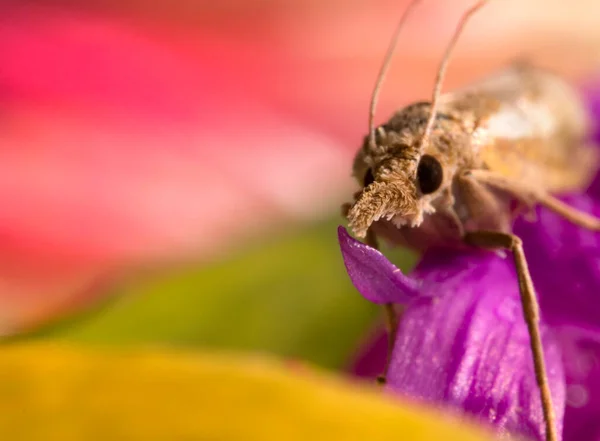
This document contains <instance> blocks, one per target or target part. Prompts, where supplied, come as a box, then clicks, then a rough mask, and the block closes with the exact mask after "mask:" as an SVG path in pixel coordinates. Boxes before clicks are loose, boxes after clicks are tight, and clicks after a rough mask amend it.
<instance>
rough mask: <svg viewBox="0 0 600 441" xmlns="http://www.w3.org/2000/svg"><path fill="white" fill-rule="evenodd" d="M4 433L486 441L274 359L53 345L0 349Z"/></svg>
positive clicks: (441, 419)
mask: <svg viewBox="0 0 600 441" xmlns="http://www.w3.org/2000/svg"><path fill="white" fill-rule="evenodd" d="M0 433H1V438H2V439H3V440H4V439H5V440H11V441H18V440H27V441H36V440H44V441H75V440H77V441H93V440H102V441H124V440H128V441H129V440H140V441H142V440H143V441H151V440H165V441H176V440H185V441H191V440H219V441H226V440H227V441H229V440H232V441H233V440H235V441H254V440H264V441H270V440H273V441H296V440H297V441H319V440H324V441H325V440H327V441H337V440H340V441H351V440H357V441H359V440H360V441H378V440H404V441H411V440H412V441H417V440H419V441H432V440H446V441H452V440H456V441H458V440H461V441H475V440H479V441H482V440H486V439H491V438H490V437H489V436H488V435H487V434H485V433H484V432H483V431H482V430H481V429H478V428H475V427H474V426H471V425H468V424H467V423H465V422H464V421H463V422H460V421H458V420H452V419H450V417H447V416H441V415H439V414H437V413H433V412H432V411H429V410H424V409H421V408H418V407H416V406H414V405H409V404H407V403H398V402H397V400H395V401H392V399H391V398H387V399H386V398H384V397H383V396H382V395H381V390H379V389H377V388H376V387H364V386H358V385H356V384H352V383H350V382H348V381H345V380H342V379H339V378H337V377H334V376H332V375H329V374H325V373H323V372H319V371H316V370H313V369H311V368H302V369H301V370H298V369H291V368H290V366H289V365H286V364H285V363H282V362H278V361H275V360H269V359H260V358H257V357H252V356H241V355H233V354H229V355H228V354H196V355H193V354H185V353H181V352H175V351H154V350H145V351H139V350H138V351H136V352H126V351H121V352H114V351H110V352H109V351H105V350H92V349H89V348H85V349H84V348H76V347H66V346H59V345H52V344H35V345H31V344H13V345H5V346H4V347H3V348H2V350H1V351H0Z"/></svg>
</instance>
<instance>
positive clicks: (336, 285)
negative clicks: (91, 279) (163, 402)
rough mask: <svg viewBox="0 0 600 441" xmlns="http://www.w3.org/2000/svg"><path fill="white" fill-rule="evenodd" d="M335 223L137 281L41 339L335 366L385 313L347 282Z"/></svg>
mask: <svg viewBox="0 0 600 441" xmlns="http://www.w3.org/2000/svg"><path fill="white" fill-rule="evenodd" d="M338 223H339V221H338V220H337V219H336V220H334V221H330V222H327V223H322V224H319V225H314V226H312V227H304V228H301V229H298V230H296V231H294V232H292V233H288V234H284V235H280V236H279V237H275V238H271V239H269V240H265V241H263V242H262V243H257V244H255V245H254V246H253V247H251V248H250V249H246V250H245V251H243V252H240V253H238V254H237V255H235V256H233V257H231V258H229V259H227V260H226V261H223V262H220V263H215V264H210V265H208V266H206V265H204V266H199V267H197V268H193V267H192V268H190V267H188V268H185V269H184V268H180V269H178V270H171V271H169V272H167V273H163V274H156V275H154V276H152V277H148V278H145V279H144V280H138V281H136V282H135V283H131V284H129V285H128V286H125V287H123V288H122V289H120V290H119V291H118V292H117V293H115V298H116V299H117V300H116V301H114V302H111V303H109V304H108V305H106V306H105V307H104V308H101V309H99V310H97V311H94V312H93V313H91V314H86V315H85V316H83V317H82V318H80V319H78V320H75V321H68V322H65V323H61V324H59V325H58V326H54V327H52V328H49V329H46V330H44V331H43V332H41V333H39V335H40V336H42V337H44V338H54V339H62V340H73V341H79V342H92V343H110V344H140V343H143V344H156V343H159V344H168V345H186V346H199V347H205V348H206V347H225V348H232V349H238V350H249V351H250V350H251V351H257V350H258V351H268V352H273V353H276V354H279V355H283V356H286V357H293V358H301V359H306V360H310V361H313V362H315V363H318V364H321V365H323V366H327V367H339V366H341V365H342V364H343V363H345V362H346V361H347V359H348V356H349V355H350V354H351V352H352V350H353V349H354V348H355V347H356V345H357V342H358V341H359V339H360V338H361V336H363V335H364V334H365V332H366V331H367V329H368V328H369V327H370V326H371V325H372V324H373V321H374V320H375V319H376V317H378V316H379V310H378V309H377V308H376V307H375V306H374V305H372V304H370V303H368V302H367V301H365V300H364V299H363V298H362V297H361V296H360V295H359V294H358V292H356V290H355V289H354V287H353V286H352V285H351V283H350V281H349V278H348V276H347V274H346V272H345V269H344V266H343V262H342V258H341V253H340V250H339V246H338V242H337V234H336V227H337V225H338ZM396 256H397V257H398V258H397V259H396V261H399V264H400V265H401V266H403V267H405V268H406V267H407V266H409V265H411V264H412V261H413V259H412V256H410V255H408V254H406V253H402V252H401V253H399V254H397V255H396Z"/></svg>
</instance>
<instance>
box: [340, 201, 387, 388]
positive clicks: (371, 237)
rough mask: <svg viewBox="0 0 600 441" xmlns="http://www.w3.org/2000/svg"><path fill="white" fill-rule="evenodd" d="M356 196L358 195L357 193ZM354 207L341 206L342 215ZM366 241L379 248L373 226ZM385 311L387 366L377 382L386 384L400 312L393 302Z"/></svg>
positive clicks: (347, 204) (384, 306)
mask: <svg viewBox="0 0 600 441" xmlns="http://www.w3.org/2000/svg"><path fill="white" fill-rule="evenodd" d="M355 198H356V195H355ZM350 208H352V204H350V203H346V204H343V205H342V206H341V211H342V216H344V217H347V216H348V212H349V211H350ZM365 242H366V243H367V245H369V246H370V247H372V248H375V249H376V250H378V249H379V243H378V241H377V237H376V236H375V233H374V232H373V230H372V229H371V228H369V229H368V230H367V236H366V238H365ZM383 312H384V317H385V324H386V328H387V331H388V346H387V354H386V360H385V366H384V368H383V373H382V374H381V375H379V376H378V377H377V383H379V384H381V385H384V384H385V383H386V382H387V373H388V370H389V367H390V362H391V360H392V352H393V351H394V344H395V343H396V334H397V333H398V313H397V311H396V308H395V307H394V304H393V303H386V304H384V305H383Z"/></svg>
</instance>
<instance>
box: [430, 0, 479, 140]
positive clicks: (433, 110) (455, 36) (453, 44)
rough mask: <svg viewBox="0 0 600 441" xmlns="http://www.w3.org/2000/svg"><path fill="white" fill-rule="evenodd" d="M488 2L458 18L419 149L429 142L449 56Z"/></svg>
mask: <svg viewBox="0 0 600 441" xmlns="http://www.w3.org/2000/svg"><path fill="white" fill-rule="evenodd" d="M487 2H488V0H479V1H478V2H477V3H475V4H474V5H473V6H471V7H470V8H469V9H468V10H467V11H466V12H465V13H464V14H463V15H462V17H461V18H460V21H459V22H458V24H457V25H456V29H455V30H454V34H453V35H452V38H451V39H450V43H448V46H446V51H445V52H444V56H443V57H442V61H441V63H440V67H439V68H438V71H437V75H436V78H435V83H434V86H433V96H432V98H431V110H430V114H429V119H428V120H427V125H426V126H425V131H424V132H423V137H422V138H421V148H423V146H424V145H425V144H426V143H427V141H428V140H429V136H430V135H431V130H432V129H433V123H434V122H435V116H436V113H437V108H438V106H439V101H440V95H441V92H442V83H443V82H444V77H445V76H446V70H447V69H448V63H449V62H450V55H452V52H453V51H454V49H455V48H456V43H457V42H458V39H459V37H460V36H461V34H462V33H463V31H464V29H465V26H466V25H467V22H468V21H469V19H470V18H471V16H472V15H473V14H474V13H475V12H477V11H478V10H479V9H481V8H482V7H483V6H484V5H485V4H486V3H487Z"/></svg>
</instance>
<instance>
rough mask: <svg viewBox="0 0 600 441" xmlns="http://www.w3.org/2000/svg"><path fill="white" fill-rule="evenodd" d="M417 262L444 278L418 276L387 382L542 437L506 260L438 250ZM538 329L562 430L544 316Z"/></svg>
mask: <svg viewBox="0 0 600 441" xmlns="http://www.w3.org/2000/svg"><path fill="white" fill-rule="evenodd" d="M432 262H433V263H432ZM434 264H435V265H434ZM422 266H425V267H428V268H429V273H428V275H427V278H428V280H430V281H431V280H444V283H443V284H441V283H440V284H435V283H424V285H423V286H424V291H423V293H422V294H423V296H422V297H420V298H419V299H418V300H416V301H414V302H413V303H411V304H410V305H409V306H408V307H407V309H406V311H405V312H404V314H403V317H402V320H401V322H400V328H399V332H398V338H397V341H396V346H395V349H394V354H393V357H392V360H393V361H392V364H391V365H390V371H389V375H388V388H389V389H391V390H393V391H395V392H397V393H400V394H403V395H408V396H411V397H415V398H419V399H423V400H426V401H428V402H438V403H446V404H448V405H450V406H453V407H457V408H460V409H463V410H465V411H466V412H468V413H471V414H473V415H474V416H476V417H478V418H480V419H482V420H484V421H487V422H490V423H493V424H494V425H495V426H496V428H497V429H498V431H499V432H501V433H503V434H504V433H505V432H509V433H519V434H521V435H525V436H529V437H532V438H533V439H540V440H542V439H544V420H543V415H542V410H541V403H540V399H539V392H538V388H537V383H536V380H535V375H534V371H533V362H532V359H531V351H530V348H529V336H528V333H527V328H526V326H525V322H524V319H523V314H522V309H521V304H520V300H519V293H518V285H517V280H516V275H515V271H514V268H513V263H512V261H511V260H510V259H502V258H500V257H498V256H495V255H493V254H492V253H487V254H482V253H473V254H460V255H458V256H453V254H452V253H450V252H448V253H446V254H441V253H440V252H439V251H437V252H434V253H428V254H427V255H426V256H425V257H424V259H423V265H422ZM421 271H423V270H422V269H421ZM440 290H443V292H440ZM434 296H435V297H434ZM541 332H542V336H543V337H542V338H543V341H544V348H545V352H546V364H547V372H548V376H549V381H550V385H551V390H552V396H553V399H554V406H555V412H556V415H557V418H558V422H559V425H560V426H561V427H560V429H561V430H562V416H563V413H564V400H565V380H564V373H563V369H562V363H561V353H560V350H559V347H558V345H557V344H556V342H555V341H553V340H552V337H551V335H550V334H549V332H548V330H547V328H546V327H545V326H544V325H543V324H541Z"/></svg>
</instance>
